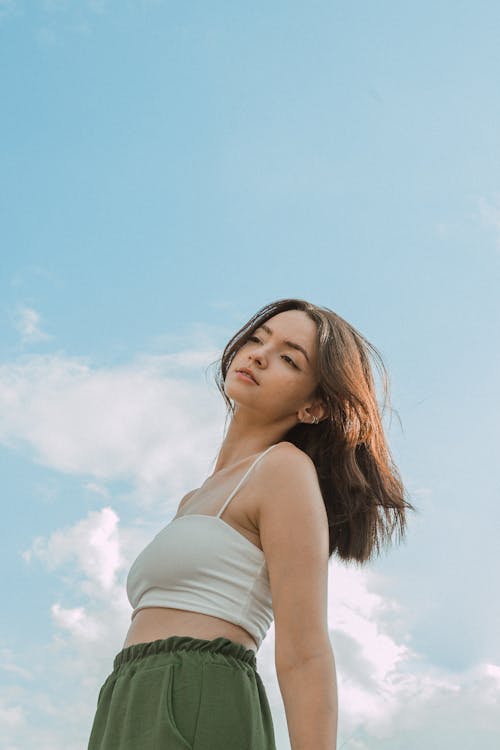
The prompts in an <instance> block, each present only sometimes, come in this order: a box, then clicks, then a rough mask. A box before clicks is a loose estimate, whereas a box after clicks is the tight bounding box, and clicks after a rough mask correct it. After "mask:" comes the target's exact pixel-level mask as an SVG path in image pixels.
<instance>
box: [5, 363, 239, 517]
mask: <svg viewBox="0 0 500 750" xmlns="http://www.w3.org/2000/svg"><path fill="white" fill-rule="evenodd" d="M212 355H215V352H214V351H213V350H211V351H210V358H209V359H208V361H206V360H205V364H206V365H208V364H209V363H210V362H212V361H213V359H214V356H212ZM204 356H207V353H206V352H205V354H204V355H202V354H199V353H198V354H197V355H196V354H195V353H193V352H191V351H189V352H188V354H187V355H186V354H184V353H182V352H181V353H179V354H177V355H169V356H166V357H161V356H160V357H147V358H142V360H141V358H139V359H138V362H137V363H134V364H131V365H129V366H118V367H116V368H101V369H92V368H91V367H90V366H89V365H88V364H87V363H86V362H85V361H84V360H83V359H69V358H64V357H63V356H58V355H46V356H43V355H32V356H27V357H25V358H23V361H22V363H20V364H5V365H2V366H0V408H1V409H2V417H3V419H2V424H1V426H0V441H2V442H3V443H4V444H6V445H8V446H11V447H12V446H13V445H22V444H24V445H26V444H27V445H28V446H30V448H31V449H32V450H33V452H34V454H35V460H36V461H37V462H39V463H41V464H43V465H45V466H48V467H51V468H53V469H56V470H58V471H62V472H65V473H73V474H90V475H92V477H93V479H94V480H95V481H99V482H100V484H101V486H102V485H103V483H104V482H105V481H110V480H114V479H130V480H132V481H133V482H134V483H135V485H136V496H135V498H134V501H137V503H139V504H140V505H143V506H148V505H149V504H151V502H153V499H154V498H155V497H158V495H159V494H160V493H161V494H162V495H163V496H165V495H167V494H168V493H169V492H170V491H171V492H172V493H174V494H176V495H177V494H178V493H179V492H180V491H181V490H182V489H183V488H184V487H185V484H184V482H185V478H186V477H192V478H193V480H195V479H196V477H197V476H201V475H202V474H203V473H204V472H206V458H205V456H206V455H209V454H210V453H211V452H213V447H214V445H216V444H217V441H218V440H220V439H221V437H222V436H221V434H220V425H221V423H222V422H223V415H224V413H225V412H224V405H223V401H222V398H221V396H220V395H219V394H218V393H217V392H216V388H215V385H213V387H212V388H211V389H207V384H206V382H205V383H200V382H196V381H195V380H192V381H189V380H187V379H186V377H185V376H184V378H183V379H181V378H180V377H178V376H177V375H176V368H181V369H182V370H183V371H184V373H185V368H186V367H188V365H189V366H191V367H194V368H195V369H196V371H198V370H199V369H200V365H201V363H202V362H203V357H204ZM215 457H216V456H215V454H214V455H213V459H214V460H215ZM192 488H193V487H192V486H190V487H189V488H188V489H192ZM186 491H187V490H186V489H184V492H186Z"/></svg>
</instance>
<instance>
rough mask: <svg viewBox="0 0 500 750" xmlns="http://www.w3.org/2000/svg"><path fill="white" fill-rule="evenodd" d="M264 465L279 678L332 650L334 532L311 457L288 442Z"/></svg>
mask: <svg viewBox="0 0 500 750" xmlns="http://www.w3.org/2000/svg"><path fill="white" fill-rule="evenodd" d="M260 464H261V467H260V470H259V473H258V481H259V513H258V524H259V535H260V540H261V544H262V549H263V552H264V555H265V558H266V564H267V569H268V574H269V582H270V586H271V594H272V601H273V613H274V620H275V662H276V668H277V671H278V673H279V672H280V671H285V670H287V669H289V668H290V667H292V666H294V665H295V664H297V663H299V662H301V661H306V660H307V659H310V658H311V657H315V656H318V655H319V654H321V655H322V654H324V653H326V652H328V651H329V650H330V649H331V645H330V641H329V636H328V622H327V589H328V562H329V527H328V517H327V513H326V507H325V503H324V500H323V496H322V494H321V488H320V485H319V480H318V475H317V472H316V467H315V465H314V462H313V461H312V459H311V458H310V457H309V456H308V455H307V454H306V453H304V452H303V451H301V450H300V449H299V448H297V447H296V446H295V445H293V444H292V443H288V442H286V441H283V442H282V443H279V444H278V445H277V446H276V447H275V448H273V449H272V450H271V451H269V453H268V454H266V455H265V456H264V457H263V459H262V461H260Z"/></svg>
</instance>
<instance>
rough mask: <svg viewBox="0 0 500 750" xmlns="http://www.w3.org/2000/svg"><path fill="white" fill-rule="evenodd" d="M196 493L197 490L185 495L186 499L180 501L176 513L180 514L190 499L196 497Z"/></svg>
mask: <svg viewBox="0 0 500 750" xmlns="http://www.w3.org/2000/svg"><path fill="white" fill-rule="evenodd" d="M195 492H196V490H191V491H190V492H188V493H187V494H186V495H184V497H183V498H182V500H181V501H180V503H179V505H178V506H177V511H176V513H178V512H179V511H180V510H181V508H182V507H183V506H184V505H185V504H186V503H187V501H188V500H189V498H190V497H191V495H194V493H195Z"/></svg>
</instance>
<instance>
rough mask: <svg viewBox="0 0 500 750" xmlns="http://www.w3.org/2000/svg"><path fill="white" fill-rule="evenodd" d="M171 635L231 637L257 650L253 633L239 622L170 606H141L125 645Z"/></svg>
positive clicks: (232, 639) (209, 638)
mask: <svg viewBox="0 0 500 750" xmlns="http://www.w3.org/2000/svg"><path fill="white" fill-rule="evenodd" d="M172 635H180V636H189V637H190V638H203V639H206V640H212V639H213V638H229V639H230V640H231V641H234V642H235V643H241V644H242V645H243V646H245V647H246V648H248V649H252V651H257V644H256V643H255V641H254V639H253V638H252V636H251V635H250V633H248V631H247V630H245V629H244V628H241V627H240V626H239V625H233V624H232V623H231V622H228V621H227V620H222V619H221V618H219V617H213V616H212V615H205V614H202V613H201V612H188V611H187V610H185V609H173V608H171V607H144V609H140V610H139V611H138V612H137V613H136V615H135V616H134V619H133V620H132V622H131V624H130V628H129V630H128V633H127V636H126V638H125V642H124V644H123V648H126V647H127V646H132V645H133V644H134V643H149V642H150V641H156V640H160V639H163V638H169V637H170V636H172Z"/></svg>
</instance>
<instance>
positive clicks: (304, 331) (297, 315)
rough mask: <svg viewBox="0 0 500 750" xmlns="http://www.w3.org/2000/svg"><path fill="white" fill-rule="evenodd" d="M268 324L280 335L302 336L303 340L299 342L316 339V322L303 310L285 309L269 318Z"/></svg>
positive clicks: (309, 341)
mask: <svg viewBox="0 0 500 750" xmlns="http://www.w3.org/2000/svg"><path fill="white" fill-rule="evenodd" d="M266 324H268V325H269V327H270V328H272V330H273V332H274V331H276V333H278V334H280V335H281V334H283V335H286V336H292V335H295V336H300V337H302V341H297V343H299V344H300V343H310V344H313V343H314V342H315V341H316V335H317V329H316V323H315V322H314V320H311V318H310V317H309V315H307V313H305V312H304V311H303V310H285V311H284V312H280V313H277V314H276V315H273V316H272V318H268V320H267V321H266Z"/></svg>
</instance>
